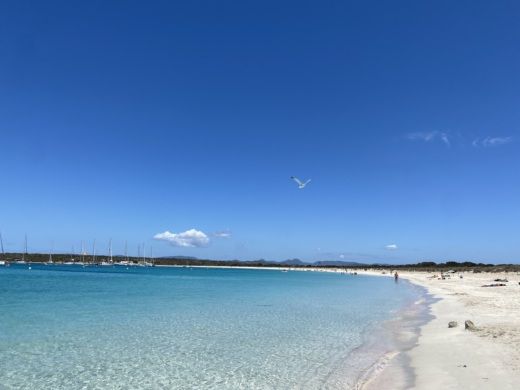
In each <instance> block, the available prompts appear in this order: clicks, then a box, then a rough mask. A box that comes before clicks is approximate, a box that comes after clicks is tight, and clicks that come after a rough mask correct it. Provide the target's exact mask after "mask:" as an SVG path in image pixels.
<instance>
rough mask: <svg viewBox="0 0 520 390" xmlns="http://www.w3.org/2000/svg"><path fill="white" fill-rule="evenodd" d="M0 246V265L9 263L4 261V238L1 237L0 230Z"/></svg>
mask: <svg viewBox="0 0 520 390" xmlns="http://www.w3.org/2000/svg"><path fill="white" fill-rule="evenodd" d="M0 246H1V247H2V257H1V258H0V265H9V263H7V262H6V261H5V253H4V240H3V239H2V233H1V232H0Z"/></svg>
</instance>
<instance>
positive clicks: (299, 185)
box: [291, 176, 311, 190]
mask: <svg viewBox="0 0 520 390" xmlns="http://www.w3.org/2000/svg"><path fill="white" fill-rule="evenodd" d="M291 179H293V180H294V181H295V182H296V183H297V184H298V188H299V189H300V190H301V189H304V188H305V186H306V185H307V184H309V182H310V181H311V179H309V180H307V181H306V182H302V181H301V180H300V179H298V178H297V177H295V176H291Z"/></svg>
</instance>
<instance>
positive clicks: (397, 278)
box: [394, 271, 399, 282]
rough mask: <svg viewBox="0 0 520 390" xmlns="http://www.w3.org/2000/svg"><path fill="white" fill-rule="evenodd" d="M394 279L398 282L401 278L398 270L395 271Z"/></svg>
mask: <svg viewBox="0 0 520 390" xmlns="http://www.w3.org/2000/svg"><path fill="white" fill-rule="evenodd" d="M394 280H395V281H396V282H397V281H398V280H399V274H398V273H397V271H395V274H394Z"/></svg>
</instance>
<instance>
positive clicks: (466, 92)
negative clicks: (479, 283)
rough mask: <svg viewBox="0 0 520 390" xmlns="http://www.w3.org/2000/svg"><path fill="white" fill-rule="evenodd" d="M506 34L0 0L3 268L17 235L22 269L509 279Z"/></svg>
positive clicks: (220, 11) (513, 250)
mask: <svg viewBox="0 0 520 390" xmlns="http://www.w3.org/2000/svg"><path fill="white" fill-rule="evenodd" d="M519 17H520V5H519V4H518V3H517V2H514V1H495V2H489V1H458V2H453V1H436V2H417V1H393V2H383V1H327V2H323V1H305V2H302V1H297V2H296V1H294V2H292V1H285V2H280V1H276V2H274V1H262V2H259V1H240V2H239V1H235V2H229V1H193V2H174V1H164V2H160V1H154V2H137V1H125V2H115V1H90V2H69V1H67V2H65V1H63V2H57V1H49V2H36V1H35V2H26V1H4V2H2V3H1V4H0V52H1V56H0V142H1V145H2V147H1V148H0V168H1V170H0V172H1V176H0V178H1V183H2V184H1V187H0V188H2V190H1V191H0V229H1V230H2V233H3V236H4V243H5V246H6V249H7V250H20V249H21V247H22V244H23V235H24V233H25V232H27V234H28V236H29V249H30V250H31V251H47V250H49V248H50V247H51V245H54V248H55V250H56V251H69V250H70V248H71V247H72V246H73V245H74V246H75V247H76V249H78V248H79V245H80V241H81V240H84V241H85V242H86V243H89V245H90V243H91V242H92V240H93V239H96V240H97V242H98V248H99V251H104V250H106V247H107V246H108V240H109V239H110V238H112V239H113V241H114V250H115V252H121V251H122V248H123V245H124V242H125V240H127V241H128V243H129V244H128V245H129V248H130V251H131V252H136V250H137V249H136V248H137V245H138V244H139V243H143V242H144V243H146V245H147V246H151V245H153V248H154V254H155V255H174V254H175V255H189V256H197V257H202V258H217V259H234V258H238V259H258V258H266V259H276V260H283V259H287V258H293V257H298V258H301V259H304V260H324V259H329V260H341V259H343V260H360V261H386V262H395V263H399V262H409V261H418V260H435V261H446V260H476V261H485V262H518V261H519V260H520V246H519V245H518V234H519V232H520V207H519V202H520V185H519V177H520V176H519V174H518V170H519V168H520V110H519V103H520V73H519V72H518V69H520V50H519V48H518V42H519V41H520V25H519V24H518V19H519ZM291 175H295V176H298V177H301V178H302V179H306V178H311V179H312V182H311V183H310V184H309V185H308V186H307V187H306V188H305V189H303V190H298V188H297V186H296V184H295V183H294V182H292V181H291V180H290V179H289V177H290V176H291ZM161 233H162V236H159V237H161V238H163V240H157V239H154V236H156V235H157V234H161ZM51 243H54V244H51Z"/></svg>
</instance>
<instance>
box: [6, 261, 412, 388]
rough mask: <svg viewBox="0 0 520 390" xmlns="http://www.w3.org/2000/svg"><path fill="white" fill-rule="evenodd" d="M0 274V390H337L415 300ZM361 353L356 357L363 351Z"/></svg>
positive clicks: (214, 280) (337, 285)
mask: <svg viewBox="0 0 520 390" xmlns="http://www.w3.org/2000/svg"><path fill="white" fill-rule="evenodd" d="M27 268H28V266H27V265H24V266H19V265H16V266H15V265H12V266H11V267H2V268H0V389H156V388H157V389H172V388H182V389H189V388H198V389H318V388H320V389H321V388H330V389H334V388H349V387H352V386H353V385H354V384H355V381H356V378H357V376H358V375H359V374H360V372H361V371H362V370H365V369H367V368H368V365H370V364H371V363H372V362H373V361H374V360H375V359H376V358H377V356H376V355H377V354H378V353H381V351H378V350H377V348H374V351H373V353H370V352H369V353H367V351H364V352H363V353H362V352H361V351H362V350H363V348H360V347H361V345H362V344H363V343H364V342H365V341H366V339H367V338H366V336H367V335H368V334H371V333H373V331H374V330H375V329H380V328H381V326H380V325H381V323H382V321H384V320H386V319H389V318H390V317H392V316H395V315H396V312H397V311H399V310H400V309H402V308H404V307H406V306H408V305H410V304H411V303H412V302H414V301H415V300H417V299H418V295H419V294H420V291H418V290H417V289H416V288H414V287H413V286H412V285H410V284H408V283H406V282H400V283H398V284H395V283H394V282H393V280H391V279H390V278H388V279H387V278H378V277H367V276H350V275H345V274H333V273H322V272H281V271H278V270H273V271H271V270H248V269H246V270H244V269H215V268H139V267H130V268H129V269H126V268H125V267H87V268H82V267H79V266H45V265H34V264H33V265H32V270H28V269H27ZM365 349H366V348H365Z"/></svg>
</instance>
